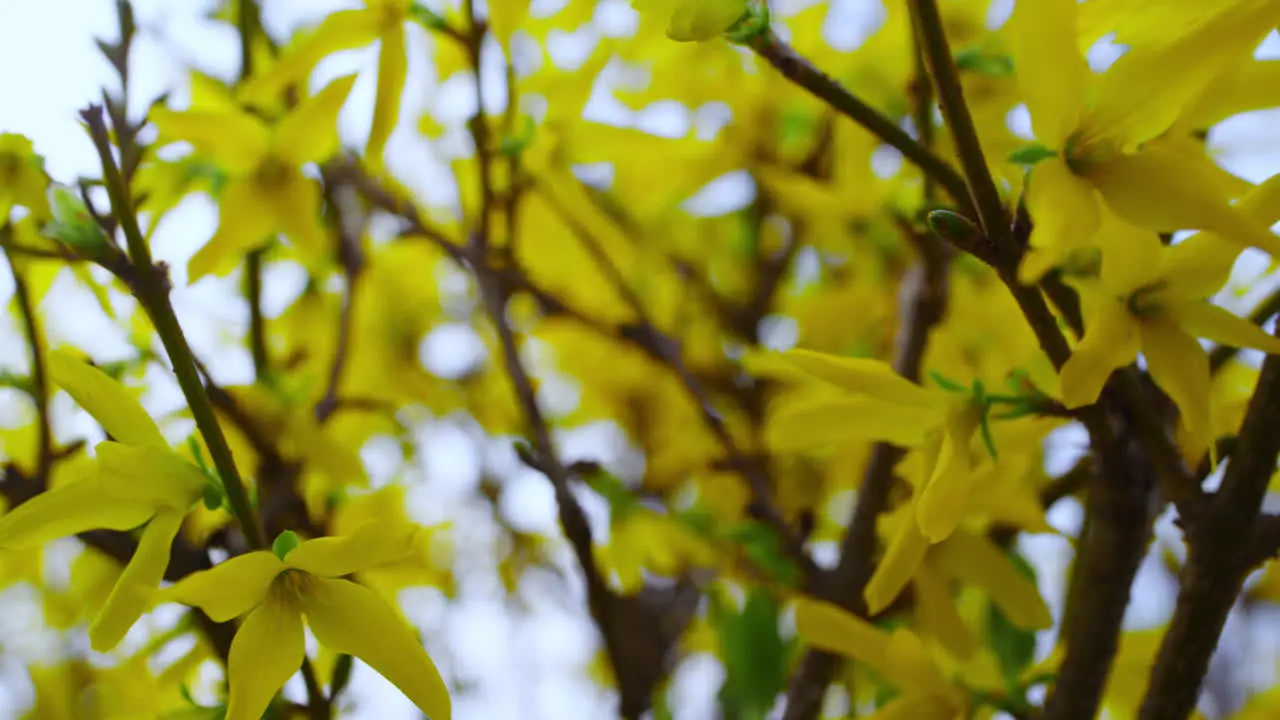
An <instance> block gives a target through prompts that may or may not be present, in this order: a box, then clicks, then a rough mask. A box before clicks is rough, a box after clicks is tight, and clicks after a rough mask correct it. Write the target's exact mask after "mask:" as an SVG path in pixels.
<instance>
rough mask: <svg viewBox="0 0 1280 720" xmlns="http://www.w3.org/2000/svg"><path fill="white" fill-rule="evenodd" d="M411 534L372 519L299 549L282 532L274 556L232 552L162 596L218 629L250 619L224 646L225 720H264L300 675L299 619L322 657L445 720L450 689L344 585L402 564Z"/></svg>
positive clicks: (401, 627)
mask: <svg viewBox="0 0 1280 720" xmlns="http://www.w3.org/2000/svg"><path fill="white" fill-rule="evenodd" d="M415 531H416V528H413V527H412V526H407V525H405V524H401V523H384V522H371V523H367V524H365V525H363V526H361V527H360V528H358V529H357V530H356V531H355V532H353V533H352V534H350V535H348V536H346V537H324V538H317V539H314V540H307V541H305V542H302V543H297V542H296V537H295V536H293V535H292V534H291V533H288V534H285V535H282V536H281V538H280V539H278V540H277V541H276V546H275V548H276V549H275V552H268V551H266V550H259V551H256V552H251V553H246V554H244V555H239V556H237V557H234V558H231V559H230V560H227V561H226V562H223V563H220V564H218V565H216V566H214V567H213V568H211V569H209V570H204V571H201V572H198V573H194V574H192V575H188V576H187V577H185V578H183V579H182V580H180V581H179V582H177V583H176V584H174V585H173V586H172V587H170V588H168V589H167V590H165V591H163V592H164V597H165V598H167V599H170V600H173V601H176V602H180V603H182V604H184V605H190V606H193V607H198V608H200V609H201V610H203V611H204V612H205V613H207V614H208V615H209V617H210V618H212V619H213V620H215V621H217V622H227V621H228V620H231V619H232V618H235V617H239V616H241V615H245V614H247V615H248V617H246V618H245V619H244V622H243V623H242V624H241V625H240V629H239V630H238V631H237V632H236V636H235V639H234V640H232V642H231V655H230V658H229V659H228V662H227V682H228V684H229V686H230V690H229V700H228V704H227V716H226V720H257V719H258V718H260V717H262V713H263V712H264V711H265V710H266V708H267V705H268V704H269V703H270V702H271V698H272V697H274V696H275V694H276V691H278V690H279V689H280V688H281V686H283V685H284V684H285V682H286V681H287V680H288V679H289V678H290V677H292V676H293V674H294V673H295V672H297V671H298V668H299V667H300V666H301V665H302V660H303V658H304V656H305V652H306V649H305V643H304V633H303V618H304V617H305V618H306V622H307V626H308V627H310V628H311V632H312V633H313V634H314V635H315V636H316V639H317V640H319V641H320V643H321V644H322V645H324V646H325V647H327V648H328V649H329V650H332V651H333V652H335V653H342V654H346V655H351V656H353V657H357V658H359V659H361V660H363V661H364V662H366V663H368V665H369V666H370V667H371V668H373V669H374V670H376V671H378V673H380V674H381V675H382V676H383V677H385V678H386V679H387V680H389V681H391V683H392V684H394V685H395V686H396V687H397V688H399V689H400V691H401V692H403V693H404V694H405V695H406V696H408V697H409V699H410V700H412V701H413V702H414V704H415V705H417V706H418V708H419V709H420V710H422V712H424V713H426V714H427V715H428V716H429V717H430V718H431V720H449V717H450V712H451V710H450V700H449V691H448V688H446V687H445V684H444V680H442V679H441V678H440V673H439V672H438V671H437V670H436V667H435V664H434V663H432V662H431V658H430V657H428V656H427V653H426V651H424V650H423V649H422V645H421V644H420V643H419V641H418V638H417V637H416V636H415V634H414V631H413V629H412V628H411V627H410V626H409V625H408V624H407V623H406V622H405V621H404V620H403V619H402V618H401V617H400V616H399V614H397V612H396V610H395V609H394V608H393V607H392V606H391V605H389V604H388V603H387V601H385V600H383V599H382V597H381V596H379V595H378V594H377V593H376V592H374V591H373V590H370V589H369V588H367V587H364V586H363V585H359V584H357V583H355V582H352V581H350V580H345V579H343V576H346V575H350V574H352V573H357V572H363V571H366V570H369V569H372V568H376V567H378V566H380V565H385V564H387V563H392V562H395V561H397V560H400V559H402V558H404V557H405V556H406V555H408V554H409V553H411V552H412V551H413V547H414V533H415ZM291 543H293V545H292V547H290V544H291ZM277 554H278V555H279V557H278V556H277Z"/></svg>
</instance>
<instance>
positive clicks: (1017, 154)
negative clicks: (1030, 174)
mask: <svg viewBox="0 0 1280 720" xmlns="http://www.w3.org/2000/svg"><path fill="white" fill-rule="evenodd" d="M1057 156H1058V151H1057V150H1050V149H1049V148H1047V147H1045V146H1044V145H1041V144H1040V143H1032V144H1030V145H1024V146H1023V147H1020V148H1018V149H1017V150H1014V151H1013V152H1011V153H1009V162H1011V163H1014V164H1015V165H1027V166H1031V165H1035V164H1036V163H1038V162H1040V161H1041V160H1048V159H1049V158H1051V157H1057Z"/></svg>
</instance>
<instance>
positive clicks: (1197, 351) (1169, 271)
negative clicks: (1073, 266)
mask: <svg viewBox="0 0 1280 720" xmlns="http://www.w3.org/2000/svg"><path fill="white" fill-rule="evenodd" d="M1278 191H1280V178H1277V179H1273V181H1268V182H1267V183H1265V184H1264V185H1261V186H1259V187H1258V188H1257V189H1255V190H1254V191H1253V193H1251V194H1250V195H1249V196H1248V197H1246V198H1245V199H1244V200H1243V201H1242V202H1241V203H1240V205H1241V207H1242V210H1243V211H1244V212H1246V213H1249V214H1251V215H1257V216H1263V215H1267V216H1271V217H1270V218H1269V219H1272V220H1274V219H1276V218H1275V217H1274V215H1275V212H1276V211H1275V210H1274V207H1275V203H1274V200H1275V198H1276V196H1277V192H1278ZM1099 242H1100V243H1102V244H1103V246H1104V247H1109V248H1112V250H1110V253H1111V259H1110V261H1104V262H1103V264H1102V269H1101V275H1100V277H1099V278H1098V280H1097V282H1096V283H1095V284H1094V285H1093V286H1091V287H1090V286H1085V287H1084V288H1082V289H1083V290H1084V292H1083V293H1082V295H1083V297H1082V300H1083V301H1084V302H1085V303H1086V308H1087V309H1088V323H1087V324H1086V326H1085V336H1084V339H1083V340H1081V342H1080V344H1079V345H1077V346H1076V348H1075V351H1074V352H1073V353H1072V355H1071V357H1070V359H1068V360H1067V363H1066V364H1065V365H1064V366H1063V367H1062V399H1063V402H1064V403H1065V404H1066V405H1067V407H1070V408H1076V407H1080V406H1082V405H1087V404H1089V403H1092V402H1094V401H1095V400H1097V399H1098V395H1099V393H1101V391H1102V386H1103V385H1104V384H1105V383H1106V381H1107V378H1108V377H1110V375H1111V372H1112V371H1113V370H1115V369H1116V368H1120V367H1124V366H1125V365H1128V364H1129V363H1131V362H1133V361H1134V360H1136V359H1137V357H1138V353H1139V352H1141V353H1142V355H1143V357H1145V358H1146V361H1147V371H1148V372H1149V373H1150V374H1151V378H1152V380H1154V381H1155V382H1156V384H1157V385H1158V386H1160V389H1162V390H1163V391H1164V392H1165V393H1166V394H1167V395H1168V396H1169V398H1170V399H1172V400H1173V402H1174V403H1175V404H1176V405H1177V406H1178V410H1179V411H1180V412H1181V415H1182V424H1183V427H1184V429H1185V433H1186V434H1185V437H1186V439H1187V441H1188V444H1189V446H1190V447H1188V448H1186V451H1187V452H1189V453H1196V452H1200V451H1202V450H1203V449H1204V448H1205V447H1206V446H1208V445H1209V443H1210V442H1211V441H1212V440H1213V437H1212V434H1213V431H1212V424H1211V422H1210V408H1209V398H1210V384H1211V383H1210V373H1209V358H1208V356H1207V355H1206V354H1205V351H1204V349H1203V348H1202V347H1201V346H1200V343H1199V341H1198V340H1197V338H1208V339H1210V340H1213V341H1215V342H1219V343H1223V344H1226V345H1230V346H1232V347H1248V348H1255V349H1258V350H1263V351H1265V352H1268V353H1280V339H1277V338H1276V337H1274V336H1272V335H1270V334H1268V333H1267V332H1265V331H1263V330H1262V329H1261V328H1259V327H1258V326H1257V325H1254V324H1253V323H1251V322H1249V321H1248V320H1245V319H1243V318H1240V317H1237V316H1235V315H1233V314H1231V313H1230V312H1228V311H1227V310H1225V309H1224V308H1221V307H1219V306H1217V305H1214V304H1213V303H1212V302H1210V301H1209V299H1208V298H1210V297H1211V296H1212V295H1213V294H1215V293H1216V292H1217V291H1218V290H1219V289H1221V287H1222V286H1223V285H1224V284H1225V283H1226V282H1227V279H1228V277H1229V275H1230V273H1231V267H1232V265H1233V263H1234V261H1235V258H1236V256H1237V255H1238V252H1237V248H1236V247H1235V246H1234V245H1232V244H1231V243H1228V242H1226V241H1225V240H1224V239H1223V238H1222V237H1221V236H1219V235H1216V234H1213V233H1198V234H1196V235H1193V236H1191V237H1189V238H1187V239H1186V240H1184V241H1182V242H1180V243H1178V244H1176V245H1172V246H1166V245H1163V244H1162V243H1161V242H1160V239H1159V238H1158V237H1157V236H1156V235H1155V234H1154V233H1151V232H1148V231H1145V230H1142V229H1139V228H1136V227H1134V226H1132V225H1129V224H1127V223H1125V222H1124V221H1123V220H1120V219H1119V218H1114V217H1112V218H1108V219H1107V222H1105V223H1104V225H1103V227H1102V229H1101V232H1100V233H1099Z"/></svg>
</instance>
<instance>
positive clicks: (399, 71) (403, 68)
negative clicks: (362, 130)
mask: <svg viewBox="0 0 1280 720" xmlns="http://www.w3.org/2000/svg"><path fill="white" fill-rule="evenodd" d="M405 52H406V48H405V40H404V28H403V27H398V28H396V29H394V30H391V31H390V32H386V33H383V35H382V49H381V51H380V52H379V53H378V90H377V93H376V97H375V100H374V106H373V126H372V127H371V128H370V129H369V143H368V145H366V146H365V153H364V157H365V160H366V161H367V162H368V163H369V164H370V166H371V168H372V169H373V170H374V172H377V171H378V170H380V169H381V168H382V162H383V157H382V156H383V152H384V151H385V150H386V147H387V140H388V139H390V138H391V133H393V132H395V129H396V125H397V124H398V123H399V122H400V99H401V98H402V97H403V96H404V90H405V88H404V83H405V78H406V77H407V75H408V72H409V61H408V57H407V56H406V55H405Z"/></svg>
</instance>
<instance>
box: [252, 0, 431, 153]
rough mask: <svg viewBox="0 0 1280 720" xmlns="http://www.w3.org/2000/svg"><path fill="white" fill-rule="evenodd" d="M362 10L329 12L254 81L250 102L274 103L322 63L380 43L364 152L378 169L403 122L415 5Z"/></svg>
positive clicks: (393, 3)
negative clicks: (335, 55)
mask: <svg viewBox="0 0 1280 720" xmlns="http://www.w3.org/2000/svg"><path fill="white" fill-rule="evenodd" d="M364 5H365V6H364V8H363V9H360V10H338V11H337V12H332V13H329V14H328V16H326V17H325V19H324V22H322V23H320V26H319V27H317V28H315V29H314V30H313V31H311V32H310V33H309V34H308V35H307V36H306V37H304V38H302V39H301V40H300V41H299V42H297V43H296V44H294V45H293V46H292V47H289V48H287V49H286V51H285V53H284V55H283V56H282V57H281V58H280V61H279V62H278V63H277V64H276V65H275V66H274V67H272V68H271V69H270V70H269V71H267V72H266V73H264V74H262V75H259V76H257V77H255V78H254V79H252V80H250V81H249V84H248V85H247V86H246V87H245V90H244V93H245V97H246V98H248V99H250V100H252V101H254V102H268V101H271V100H274V99H275V98H276V97H277V96H278V95H279V94H280V93H281V91H283V90H284V88H285V87H287V86H288V85H291V84H293V83H296V82H298V81H299V80H305V79H306V77H307V75H308V74H309V73H310V72H311V71H312V69H314V68H315V66H316V65H317V64H319V63H320V61H322V60H324V59H325V58H326V57H328V56H330V55H332V54H333V53H336V52H341V51H343V50H353V49H355V48H359V47H364V46H366V45H369V44H371V43H373V42H375V41H376V42H377V43H378V88H377V91H376V96H375V99H374V105H373V126H372V127H371V128H370V130H369V141H368V145H367V146H366V147H365V161H366V162H367V163H369V164H370V166H371V167H373V168H374V169H375V170H377V169H380V168H381V166H382V154H383V150H384V149H385V148H386V146H387V140H389V139H390V138H391V133H392V131H393V130H395V127H396V122H397V121H398V120H399V119H400V98H401V96H402V95H403V94H404V83H405V78H406V76H407V75H408V72H409V64H408V56H407V55H406V54H405V32H404V26H405V23H406V22H408V21H409V13H410V12H411V11H412V9H413V2H412V0H365V4H364Z"/></svg>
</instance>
